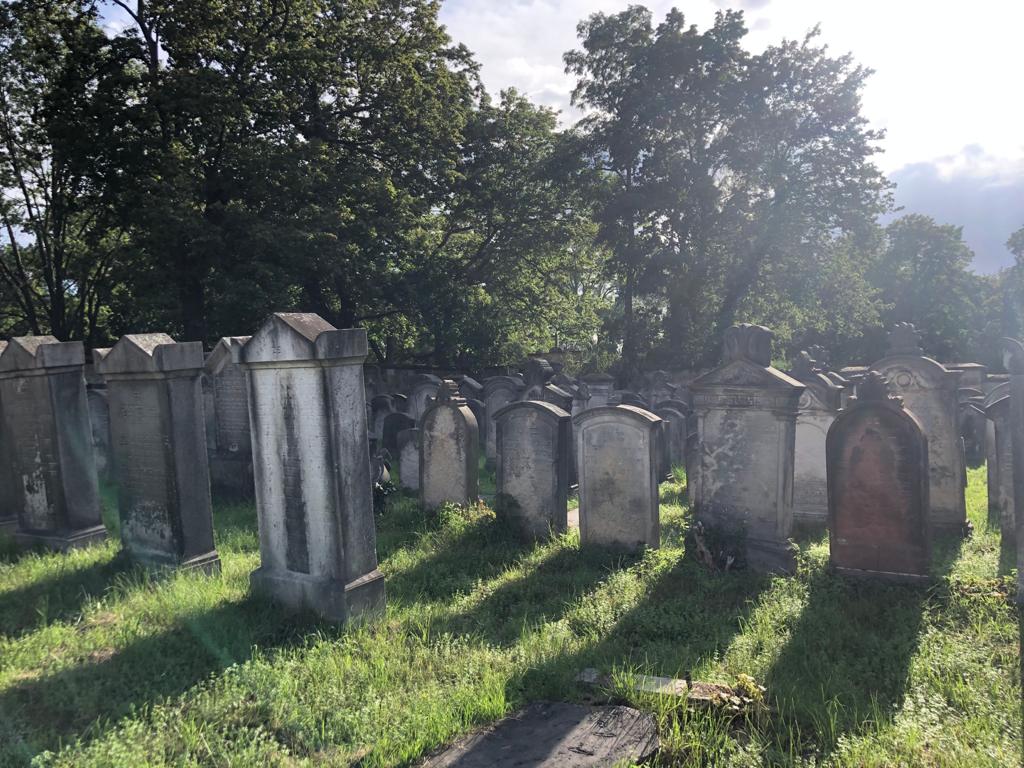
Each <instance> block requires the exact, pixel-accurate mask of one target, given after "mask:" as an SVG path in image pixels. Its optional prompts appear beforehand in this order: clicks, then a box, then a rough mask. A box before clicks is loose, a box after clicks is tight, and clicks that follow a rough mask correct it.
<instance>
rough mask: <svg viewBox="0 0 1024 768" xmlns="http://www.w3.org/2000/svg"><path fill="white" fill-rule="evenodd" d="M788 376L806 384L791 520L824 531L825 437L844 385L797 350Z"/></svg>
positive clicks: (798, 424) (798, 420)
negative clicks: (840, 384)
mask: <svg viewBox="0 0 1024 768" xmlns="http://www.w3.org/2000/svg"><path fill="white" fill-rule="evenodd" d="M790 375H791V376H792V377H793V378H794V379H796V380H797V381H799V382H800V383H801V384H803V385H804V386H805V387H807V389H805V390H804V393H803V394H802V395H801V396H800V403H799V405H798V408H799V411H798V412H797V415H796V454H795V460H794V463H793V522H794V523H795V524H796V525H799V526H802V527H804V528H808V529H812V530H824V528H825V526H826V525H827V524H828V487H827V479H826V471H825V436H826V435H827V434H828V430H829V427H831V426H832V422H833V421H834V420H835V418H836V414H837V413H838V412H839V409H840V407H841V406H842V400H843V388H842V387H840V386H838V385H836V384H835V383H834V382H833V381H832V380H831V379H829V377H828V376H826V375H825V374H824V372H823V369H822V368H821V367H820V366H819V364H818V363H817V361H816V360H814V359H812V358H811V356H810V354H809V353H807V352H801V353H800V355H799V356H798V358H797V360H796V362H795V364H794V365H793V370H792V371H791V372H790Z"/></svg>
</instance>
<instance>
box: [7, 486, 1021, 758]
mask: <svg viewBox="0 0 1024 768" xmlns="http://www.w3.org/2000/svg"><path fill="white" fill-rule="evenodd" d="M678 479H679V482H675V483H666V484H665V485H663V486H662V542H663V544H662V548H661V549H660V550H658V551H650V552H648V553H646V554H645V555H644V556H643V557H623V556H618V555H615V554H611V553H602V552H590V551H580V550H579V546H578V538H577V536H576V535H575V533H573V532H570V533H568V534H566V535H563V536H560V537H558V538H556V539H555V540H554V541H552V542H550V543H547V544H542V545H537V544H524V543H520V542H518V541H517V540H516V538H515V537H514V535H513V533H512V531H511V530H509V529H507V528H506V527H504V526H503V525H502V524H501V523H500V522H499V521H497V520H495V518H494V517H493V515H492V514H491V513H490V512H489V511H488V510H487V509H486V508H485V507H480V508H476V509H471V510H460V509H443V510H441V511H440V512H439V513H437V514H434V515H424V514H423V513H422V512H420V511H419V510H418V508H417V505H416V504H415V502H414V501H413V500H412V499H410V498H405V497H401V496H393V497H392V498H391V500H390V503H389V505H388V508H387V509H386V511H384V512H383V513H382V514H381V515H380V516H379V517H378V521H377V524H378V530H379V551H380V554H381V569H382V570H383V571H384V572H385V574H386V576H387V579H388V582H387V589H388V600H389V605H388V609H387V613H386V615H385V616H384V617H383V618H382V619H381V620H379V621H377V622H374V623H368V624H364V625H361V626H351V627H349V628H348V629H344V630H343V629H338V628H336V627H332V626H329V625H326V624H323V623H319V622H317V621H316V620H314V619H313V618H310V617H289V616H286V615H285V614H283V613H282V612H281V611H280V610H278V609H276V608H274V607H273V606H270V605H267V604H265V603H262V602H261V601H258V600H255V599H251V598H250V597H249V596H248V589H247V585H248V574H249V572H250V571H251V570H253V569H254V568H255V567H256V566H257V561H258V549H257V547H258V544H257V535H256V524H255V513H254V511H253V509H252V507H251V506H249V505H218V506H217V510H216V528H217V544H218V548H219V551H220V554H221V558H222V562H223V573H222V575H221V576H220V577H216V578H205V577H201V576H196V575H189V574H177V575H173V576H171V577H168V578H158V577H153V576H147V575H146V574H144V573H142V572H141V571H138V570H135V569H132V568H129V567H127V566H126V565H125V564H124V563H123V562H122V561H121V560H120V559H119V558H118V557H117V556H116V546H115V544H114V543H109V544H107V545H105V546H100V547H94V548H92V549H89V550H85V551H79V552H74V553H72V554H70V555H67V556H58V555H42V556H37V555H31V556H17V555H15V554H13V552H11V551H10V550H9V549H8V550H6V552H5V553H4V554H3V555H0V557H2V558H3V560H0V629H2V636H0V765H2V766H19V765H27V764H29V763H30V762H31V761H33V760H35V762H36V763H37V764H38V765H46V766H51V765H52V766H108V765H123V766H142V765H175V766H187V765H217V766H221V765H223V766H253V765H274V766H332V765H351V764H361V765H368V766H377V765H407V764H411V763H414V762H415V761H417V760H418V759H420V758H422V757H423V756H424V755H426V754H429V753H430V752H431V751H432V750H434V749H436V748H437V747H439V746H440V745H443V744H445V743H447V742H448V741H450V740H452V739H453V738H456V737H457V736H459V735H461V734H464V733H466V732H468V731H470V730H472V729H473V728H475V727H477V726H480V725H482V724H485V723H489V722H492V721H494V720H496V719H497V718H499V717H501V716H502V715H503V714H506V713H507V712H509V711H512V710H514V709H515V708H517V707H519V706H520V705H522V704H524V703H526V702H528V701H531V700H537V699H555V700H570V701H584V702H605V701H614V702H626V703H630V704H632V705H634V706H639V707H641V708H645V709H648V710H650V711H652V712H653V713H654V715H655V717H656V719H657V722H658V725H659V729H660V733H661V740H662V750H661V752H660V754H659V755H658V756H657V757H656V759H655V764H656V765H673V766H675V765H680V766H682V765H687V766H688V765H693V766H697V765H734V766H746V765H807V766H810V765H819V766H820V765H837V766H865V765H867V766H889V765H924V766H961V765H962V766H983V765H992V766H996V765H1006V766H1010V765H1020V764H1021V696H1020V655H1019V643H1020V628H1019V625H1018V619H1017V613H1016V610H1015V609H1014V608H1013V603H1012V598H1013V593H1012V581H1011V575H1012V574H1011V573H1010V572H1009V571H1008V570H1007V567H1006V564H1007V560H1006V556H1005V553H1003V552H1001V550H1000V544H999V538H998V532H997V528H996V529H993V528H992V527H991V525H990V523H989V521H988V519H987V513H986V494H985V488H984V471H983V470H972V471H971V476H970V487H969V504H970V514H971V518H972V520H973V522H974V525H975V535H974V537H973V538H972V539H971V540H970V541H967V542H965V543H964V544H963V545H962V546H957V545H956V544H955V543H953V542H939V543H938V545H937V547H936V555H935V576H936V580H935V583H934V584H933V585H931V586H928V587H910V586H893V585H880V584H875V583H850V582H846V581H843V580H840V579H838V578H835V577H833V576H832V575H830V574H829V573H828V571H827V569H826V567H825V566H826V562H827V542H825V541H824V540H823V539H816V538H810V539H807V540H804V541H802V542H800V547H801V549H800V555H799V562H800V566H799V572H798V574H797V575H796V577H794V578H778V577H762V576H756V575H754V574H751V573H743V572H737V573H726V574H711V573H709V572H707V571H706V570H705V569H704V568H703V567H702V566H701V565H700V564H698V563H697V562H695V559H694V558H693V557H692V556H687V553H686V548H685V546H684V542H685V536H686V530H687V526H688V522H689V520H688V515H687V511H686V509H685V507H684V505H683V504H682V503H681V500H682V498H683V496H682V490H683V482H682V477H681V476H680V477H679V478H678ZM105 504H106V506H107V513H106V515H107V520H108V524H109V525H111V526H112V527H113V525H114V522H115V521H114V520H113V519H111V518H112V515H111V514H110V510H111V509H113V499H112V497H111V496H110V494H109V490H108V492H107V494H106V495H105ZM584 667H597V668H598V669H599V670H601V671H602V672H612V673H614V674H613V681H615V682H613V684H612V686H611V687H610V688H609V689H607V690H596V691H595V690H588V689H586V688H583V687H581V686H579V685H578V684H577V683H576V682H575V680H574V678H575V677H576V675H577V674H578V672H579V671H580V670H581V669H582V668H584ZM629 672H644V673H650V674H657V675H666V676H677V677H684V676H692V678H693V679H695V680H705V681H712V682H721V683H726V684H729V685H735V684H737V683H738V682H740V683H741V684H742V685H745V686H746V687H747V688H748V689H749V691H750V693H752V694H754V698H755V699H756V693H757V689H756V688H754V687H753V686H752V684H751V683H750V681H749V680H748V679H747V678H746V677H744V676H749V678H750V679H752V680H753V681H754V682H756V683H757V684H760V685H763V686H765V687H766V693H765V696H764V703H763V704H760V705H758V704H756V703H755V704H752V705H749V706H747V707H746V708H745V710H744V711H742V712H739V713H736V712H730V711H727V710H725V709H720V708H719V709H710V710H697V709H690V708H688V707H687V706H686V704H685V702H680V701H678V700H672V699H667V698H659V697H655V696H652V695H644V694H635V693H632V692H631V691H630V690H629V689H628V686H627V685H626V684H625V677H626V673H629Z"/></svg>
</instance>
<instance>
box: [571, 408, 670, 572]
mask: <svg viewBox="0 0 1024 768" xmlns="http://www.w3.org/2000/svg"><path fill="white" fill-rule="evenodd" d="M573 423H574V426H575V439H576V459H577V466H578V469H579V496H580V511H579V517H580V543H581V544H583V545H584V546H585V545H588V544H595V545H598V546H603V547H610V548H613V549H622V550H626V551H631V552H638V551H642V550H643V549H644V548H645V547H651V548H657V547H658V546H659V544H660V536H661V533H660V531H661V529H660V523H659V518H658V481H659V480H660V479H661V478H660V477H659V475H658V470H659V466H658V464H659V459H660V456H659V453H658V451H659V435H660V433H661V419H659V418H658V417H657V416H655V415H654V414H653V413H649V412H648V411H644V410H642V409H640V408H634V407H633V406H629V405H614V406H611V405H608V406H602V407H600V408H589V409H587V410H586V411H584V412H583V413H581V414H579V415H578V416H574V417H573Z"/></svg>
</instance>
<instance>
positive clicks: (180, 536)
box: [93, 333, 220, 571]
mask: <svg viewBox="0 0 1024 768" xmlns="http://www.w3.org/2000/svg"><path fill="white" fill-rule="evenodd" d="M93 360H94V362H95V364H96V372H97V373H99V374H100V375H102V376H103V378H104V380H105V381H106V383H107V397H108V399H109V403H110V437H111V446H112V447H113V456H114V475H115V477H116V478H117V503H118V513H119V515H120V519H121V544H122V546H123V547H124V550H125V552H126V553H127V554H128V556H129V557H130V558H131V559H132V560H134V561H136V562H139V563H142V564H144V565H148V566H166V567H175V568H176V567H180V568H197V569H201V570H205V571H214V570H218V569H219V568H220V560H219V558H218V557H217V550H216V549H215V548H214V543H213V516H212V511H211V508H210V475H209V470H208V468H207V459H206V434H205V425H204V421H203V399H202V398H203V396H202V383H201V381H200V376H201V375H202V373H203V345H202V344H201V343H200V342H198V341H194V342H188V343H184V344H177V343H175V341H174V339H172V338H171V337H170V336H168V335H167V334H164V333H148V334H140V335H134V336H122V337H121V339H120V340H119V341H118V342H117V344H115V345H114V346H113V347H112V348H110V349H97V350H94V351H93Z"/></svg>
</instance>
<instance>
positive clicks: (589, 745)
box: [422, 702, 659, 768]
mask: <svg viewBox="0 0 1024 768" xmlns="http://www.w3.org/2000/svg"><path fill="white" fill-rule="evenodd" d="M658 746H659V743H658V731H657V728H656V726H655V724H654V718H653V717H652V716H651V715H649V714H645V713H643V712H640V711H638V710H635V709H631V708H630V707H587V706H581V705H579V704H565V703H550V702H537V703H534V704H530V705H529V706H527V707H526V708H525V709H523V710H520V711H519V712H517V713H515V714H514V715H510V716H509V717H506V718H504V719H502V720H499V721H498V722H497V723H495V724H494V725H492V726H490V727H489V728H487V729H485V730H482V731H480V732H478V733H475V734H472V735H471V736H468V737H466V738H465V739H462V740H460V741H458V742H456V743H455V744H453V745H451V746H450V747H448V748H447V749H445V750H444V751H443V752H441V753H440V754H437V755H435V756H434V757H431V758H430V759H428V760H427V761H426V762H425V763H423V766H422V768H527V767H528V766H529V767H530V768H541V767H543V766H548V768H556V766H557V768H590V767H591V766H613V765H618V764H622V763H626V764H628V763H629V762H641V761H643V760H646V759H647V758H649V757H650V756H651V755H653V754H654V753H655V752H656V751H657V749H658Z"/></svg>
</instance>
